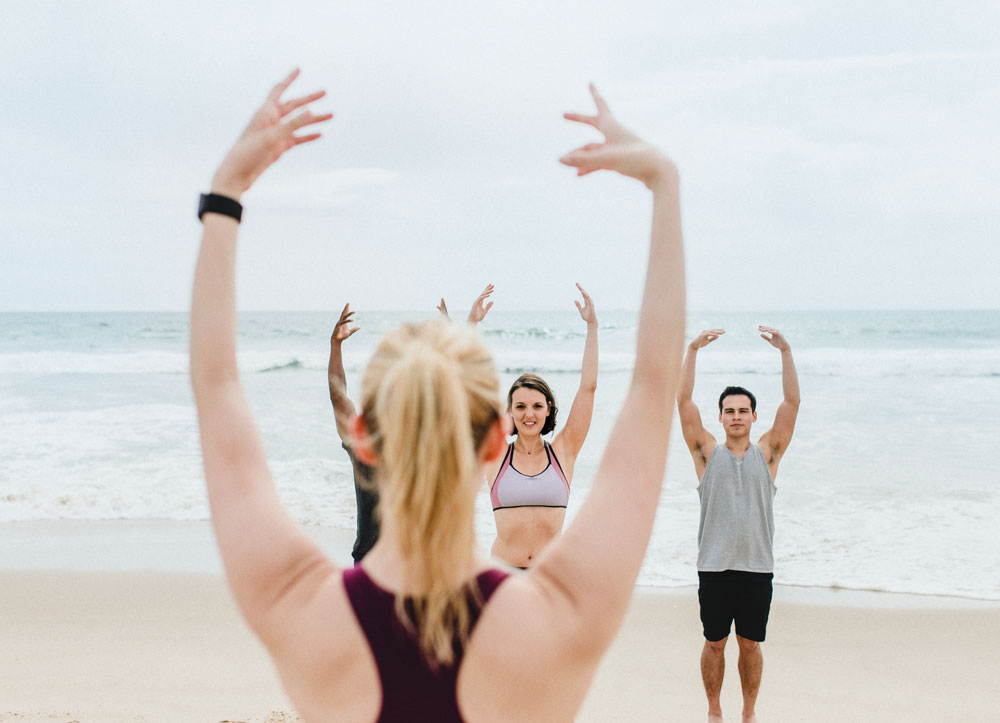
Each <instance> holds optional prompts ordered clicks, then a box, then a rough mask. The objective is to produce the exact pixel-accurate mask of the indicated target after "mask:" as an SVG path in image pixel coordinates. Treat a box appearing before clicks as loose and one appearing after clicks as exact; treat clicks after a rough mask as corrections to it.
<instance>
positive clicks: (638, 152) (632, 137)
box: [559, 83, 677, 187]
mask: <svg viewBox="0 0 1000 723" xmlns="http://www.w3.org/2000/svg"><path fill="white" fill-rule="evenodd" d="M590 94H591V95H592V96H593V98H594V104H595V105H596V106H597V114H596V115H584V114H582V113H564V114H563V117H564V118H566V119H567V120H571V121H574V122H576V123H584V124H586V125H589V126H593V127H594V128H596V129H597V130H599V131H600V132H601V133H602V134H603V135H604V142H603V143H587V144H586V145H583V146H580V147H579V148H577V149H575V150H572V151H570V152H569V153H567V154H566V155H564V156H563V157H562V158H560V159H559V162H560V163H563V164H565V165H567V166H572V167H573V168H576V175H578V176H585V175H587V174H588V173H593V172H594V171H599V170H610V171H617V172H618V173H621V174H622V175H623V176H629V177H630V178H635V179H638V180H640V181H642V182H643V183H645V184H646V185H647V186H649V187H652V185H653V184H654V183H655V182H656V181H657V180H659V179H660V178H663V177H665V176H670V177H673V176H676V173H677V170H676V168H674V165H673V163H671V161H670V159H668V158H667V157H666V156H665V155H663V154H662V153H661V152H660V151H659V150H657V149H656V148H655V147H654V146H652V145H650V144H649V143H647V142H646V141H644V140H642V139H641V138H639V136H637V135H636V134H635V133H633V132H632V131H630V130H628V129H627V128H626V127H625V126H623V125H622V124H621V123H619V122H618V121H617V120H616V119H615V117H614V116H613V115H612V114H611V110H610V109H609V108H608V104H607V102H606V101H605V100H604V98H603V97H602V96H601V94H600V93H598V92H597V88H596V87H595V86H594V84H593V83H591V84H590Z"/></svg>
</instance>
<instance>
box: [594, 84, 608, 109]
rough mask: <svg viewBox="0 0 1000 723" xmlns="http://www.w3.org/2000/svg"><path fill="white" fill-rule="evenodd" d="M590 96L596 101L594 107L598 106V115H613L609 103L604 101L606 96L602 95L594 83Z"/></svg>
mask: <svg viewBox="0 0 1000 723" xmlns="http://www.w3.org/2000/svg"><path fill="white" fill-rule="evenodd" d="M589 87H590V95H591V96H592V97H593V99H594V105H596V106H597V112H598V114H603V113H608V114H610V113H611V109H610V108H608V102H607V101H606V100H604V96H603V95H601V94H600V92H598V90H597V86H596V85H594V84H593V83H591V84H590V86H589Z"/></svg>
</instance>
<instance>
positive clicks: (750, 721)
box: [743, 713, 757, 723]
mask: <svg viewBox="0 0 1000 723" xmlns="http://www.w3.org/2000/svg"><path fill="white" fill-rule="evenodd" d="M743 723H757V714H756V713H749V714H747V713H744V714H743Z"/></svg>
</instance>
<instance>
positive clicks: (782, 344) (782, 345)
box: [757, 326, 792, 351]
mask: <svg viewBox="0 0 1000 723" xmlns="http://www.w3.org/2000/svg"><path fill="white" fill-rule="evenodd" d="M757 330H758V331H760V332H762V333H761V335H760V338H761V339H763V340H764V341H766V342H767V343H768V344H770V345H771V346H773V347H774V348H775V349H778V350H780V351H787V350H789V349H791V348H792V347H791V345H790V344H789V343H788V342H787V341H786V340H785V337H783V336H782V335H781V332H780V331H778V330H777V329H772V328H771V327H769V326H758V327H757Z"/></svg>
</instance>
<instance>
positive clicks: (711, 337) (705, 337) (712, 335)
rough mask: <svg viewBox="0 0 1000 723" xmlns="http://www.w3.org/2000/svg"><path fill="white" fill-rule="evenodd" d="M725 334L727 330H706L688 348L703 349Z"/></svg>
mask: <svg viewBox="0 0 1000 723" xmlns="http://www.w3.org/2000/svg"><path fill="white" fill-rule="evenodd" d="M761 328H763V327H761ZM725 333H726V330H725V329H705V331H703V332H701V333H700V334H699V335H698V336H696V337H695V338H694V339H693V340H692V341H691V343H690V344H688V347H689V348H691V349H701V348H703V347H706V346H708V345H709V344H711V343H712V342H713V341H715V340H716V339H718V338H719V337H720V336H722V335H723V334H725Z"/></svg>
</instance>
